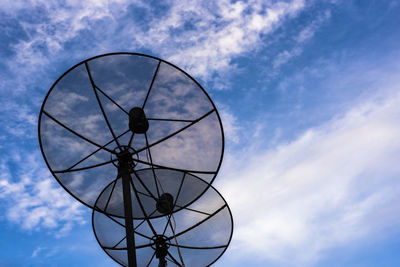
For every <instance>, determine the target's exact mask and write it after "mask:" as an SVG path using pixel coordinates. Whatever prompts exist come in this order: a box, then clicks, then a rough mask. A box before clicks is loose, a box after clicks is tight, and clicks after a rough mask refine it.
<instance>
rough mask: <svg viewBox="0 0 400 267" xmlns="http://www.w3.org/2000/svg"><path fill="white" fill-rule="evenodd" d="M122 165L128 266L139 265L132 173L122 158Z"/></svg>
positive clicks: (120, 170)
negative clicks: (133, 210)
mask: <svg viewBox="0 0 400 267" xmlns="http://www.w3.org/2000/svg"><path fill="white" fill-rule="evenodd" d="M119 163H120V166H119V167H118V171H119V173H120V175H121V177H122V193H123V197H124V211H125V230H126V246H127V253H128V266H129V267H137V264H136V251H135V234H134V230H133V218H132V199H131V185H130V180H131V175H130V173H129V166H128V164H127V163H126V162H123V161H122V160H120V161H119Z"/></svg>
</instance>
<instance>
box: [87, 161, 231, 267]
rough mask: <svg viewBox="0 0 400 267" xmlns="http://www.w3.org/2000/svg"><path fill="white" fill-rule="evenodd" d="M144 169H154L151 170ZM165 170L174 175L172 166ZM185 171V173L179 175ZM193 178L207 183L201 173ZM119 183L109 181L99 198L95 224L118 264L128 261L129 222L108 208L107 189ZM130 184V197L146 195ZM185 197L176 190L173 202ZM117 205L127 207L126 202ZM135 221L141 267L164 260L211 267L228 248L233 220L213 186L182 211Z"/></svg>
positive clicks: (118, 192) (137, 256)
mask: <svg viewBox="0 0 400 267" xmlns="http://www.w3.org/2000/svg"><path fill="white" fill-rule="evenodd" d="M142 172H143V173H148V174H149V175H150V174H151V170H150V169H147V170H143V171H142ZM166 172H171V175H175V174H176V173H175V171H171V170H167V171H166ZM184 175H185V174H184V173H181V175H180V176H184ZM192 179H196V180H198V181H197V182H198V183H203V184H204V185H206V184H207V182H205V181H203V180H201V179H200V178H194V177H192ZM116 183H118V181H113V182H112V183H110V184H109V185H108V186H107V187H106V188H105V190H104V191H103V192H102V193H101V194H100V196H99V198H98V199H97V201H96V204H95V209H94V210H93V216H92V224H93V230H94V232H95V235H96V239H97V241H98V242H99V244H100V246H101V247H102V249H103V250H104V251H105V252H106V253H107V254H108V255H109V256H110V257H111V258H112V259H114V260H115V261H116V262H118V263H119V264H121V265H123V266H128V250H127V243H126V229H125V221H124V220H122V219H120V218H118V217H115V216H112V215H110V214H108V213H107V212H104V206H105V203H107V202H108V203H111V202H110V200H109V193H108V192H110V188H112V187H114V184H116ZM131 186H132V190H131V192H132V193H131V194H132V199H133V198H134V194H137V195H142V196H147V193H146V192H144V191H143V189H138V188H136V189H134V188H133V187H134V183H132V184H131ZM181 189H182V188H181ZM179 191H180V192H181V193H183V192H184V190H179ZM133 192H135V193H133ZM114 194H119V195H121V196H120V198H119V199H122V192H121V191H117V192H114ZM147 197H148V198H149V196H147ZM185 197H186V196H185V195H183V194H182V195H181V194H180V193H178V197H177V198H176V199H175V203H174V205H177V204H176V203H179V202H180V201H181V198H185ZM140 199H142V198H140ZM139 203H140V202H139ZM113 205H114V206H121V207H123V203H122V202H117V203H113ZM139 206H140V205H139ZM141 206H142V208H143V211H144V212H145V210H144V207H143V205H141ZM137 208H139V209H140V207H137ZM134 210H135V208H134ZM155 211H156V208H155V207H154V210H153V212H155ZM133 225H135V226H134V231H135V234H134V235H135V249H136V258H137V264H138V266H165V265H162V262H163V261H164V263H168V266H190V267H192V266H209V265H211V264H212V263H214V262H215V261H216V260H217V259H218V258H219V257H220V256H221V255H222V254H223V253H224V252H225V250H226V248H227V247H228V245H229V243H230V241H231V238H232V233H233V219H232V214H231V211H230V209H229V207H228V204H227V203H226V202H225V200H224V199H223V197H222V196H221V195H220V194H219V193H218V192H217V190H216V189H215V188H214V187H212V186H211V188H209V189H208V190H207V192H206V193H205V194H203V195H202V196H201V197H200V198H199V199H198V200H197V201H196V202H194V203H193V204H191V205H189V206H188V207H186V208H184V209H180V210H179V211H178V212H174V213H171V214H169V215H167V216H164V217H162V218H153V219H142V220H135V221H134V222H133Z"/></svg>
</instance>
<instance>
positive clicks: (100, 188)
mask: <svg viewBox="0 0 400 267" xmlns="http://www.w3.org/2000/svg"><path fill="white" fill-rule="evenodd" d="M39 143H40V148H41V151H42V153H43V156H44V159H45V161H46V164H47V166H48V167H49V169H50V171H51V173H52V174H53V176H54V177H55V178H56V179H57V181H58V182H59V183H60V184H61V186H63V187H64V189H65V190H67V191H68V192H69V193H70V194H71V195H72V196H74V197H75V198H76V199H78V200H79V201H80V202H82V203H83V204H85V205H86V206H88V207H90V208H92V209H93V228H94V230H95V234H96V238H97V240H98V241H99V243H100V245H101V246H102V248H103V249H104V250H105V251H106V253H107V254H109V255H110V256H111V257H112V258H113V259H115V260H116V261H117V262H119V263H120V264H122V265H126V266H129V267H136V266H137V263H138V262H139V265H140V266H142V263H143V260H147V257H150V259H148V260H149V261H148V265H150V264H153V263H152V262H153V261H152V259H151V257H152V258H154V257H156V258H158V259H159V262H158V265H159V266H162V267H163V266H166V264H167V261H168V260H170V261H172V262H173V263H174V264H176V265H178V266H180V265H181V266H185V263H184V260H183V256H182V254H183V255H185V256H184V257H185V258H186V261H187V262H189V264H190V266H197V265H199V264H200V265H199V266H204V265H210V264H212V263H213V262H214V261H216V260H217V259H218V258H219V257H220V256H221V255H222V254H223V252H224V251H225V250H226V248H227V246H228V245H229V242H230V240H231V237H232V229H233V221H232V215H231V212H230V210H229V208H228V206H227V204H226V202H225V200H223V198H222V196H221V195H219V193H218V192H217V191H216V190H215V189H214V188H213V187H211V183H212V182H213V180H214V179H215V177H216V175H217V173H218V171H219V168H220V166H221V161H222V156H223V151H224V135H223V129H222V123H221V119H220V117H219V115H218V112H217V109H216V108H215V105H214V104H213V102H212V101H211V99H210V97H209V96H208V95H207V93H206V92H205V91H204V89H203V88H202V87H201V86H200V84H199V83H198V82H196V81H195V80H194V79H193V78H192V77H190V76H189V75H188V74H187V73H185V72H184V71H183V70H181V69H179V68H178V67H176V66H174V65H172V64H171V63H168V62H166V61H164V60H162V59H159V58H156V57H152V56H147V55H143V54H136V53H112V54H105V55H100V56H97V57H93V58H90V59H87V60H85V61H83V62H81V63H79V64H77V65H75V66H74V67H72V68H71V69H69V70H68V71H67V72H65V73H64V74H63V75H62V76H61V77H60V78H59V79H58V80H57V81H56V82H55V83H54V84H53V86H52V87H51V89H50V90H49V92H48V94H47V95H46V97H45V100H44V102H43V105H42V108H41V111H40V115H39ZM202 216H203V217H202ZM204 216H205V217H204ZM172 222H173V225H172ZM115 224H116V225H117V227H115ZM121 226H122V228H123V230H122V232H121ZM146 226H147V227H148V229H147V230H149V229H150V230H151V232H146V231H147V230H146ZM160 227H163V228H160ZM168 229H169V230H168ZM120 232H121V233H122V235H123V236H122V237H121V239H120V241H119V242H118V244H111V243H110V240H113V239H114V238H115V237H116V236H118V235H119V234H121V233H120ZM200 232H201V233H200ZM143 238H144V239H145V241H146V242H147V243H146V244H144V243H143V242H145V241H144V240H143ZM189 240H191V241H190V242H189ZM174 242H175V243H174ZM191 242H192V243H191ZM110 246H113V247H110ZM121 246H122V247H121ZM170 247H174V248H175V249H170ZM139 249H140V250H139ZM175 250H176V251H177V253H178V254H179V260H180V261H178V260H177V258H176V254H174V253H175ZM193 251H196V253H194V252H193ZM183 252H184V253H183ZM200 252H201V253H200ZM143 253H144V254H143ZM198 253H200V254H203V256H202V257H198V256H195V255H197V254H198ZM142 254H143V255H142ZM154 262H155V261H154Z"/></svg>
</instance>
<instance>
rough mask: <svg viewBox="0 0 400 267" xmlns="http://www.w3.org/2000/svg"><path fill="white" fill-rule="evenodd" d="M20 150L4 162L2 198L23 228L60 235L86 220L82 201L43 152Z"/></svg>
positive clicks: (0, 178)
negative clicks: (56, 173)
mask: <svg viewBox="0 0 400 267" xmlns="http://www.w3.org/2000/svg"><path fill="white" fill-rule="evenodd" d="M16 153H18V152H16V151H13V152H12V157H11V158H9V159H8V160H3V161H2V162H1V165H0V170H1V174H0V198H1V199H2V200H3V201H5V202H6V203H7V207H6V213H5V214H6V218H7V219H8V220H9V221H10V222H12V223H15V224H19V225H20V226H21V227H22V228H23V229H26V230H40V229H47V230H48V231H49V232H51V233H54V234H55V235H56V236H57V237H60V236H62V235H63V234H66V233H67V232H68V230H69V229H71V226H72V225H73V224H75V223H78V224H84V223H85V222H86V220H85V219H84V218H83V209H82V204H80V203H79V202H77V201H75V200H73V199H72V198H71V197H69V196H68V194H67V193H66V192H65V191H64V189H62V188H61V187H60V186H58V185H57V184H56V182H55V181H54V178H52V177H51V175H50V172H49V171H48V170H47V168H45V166H44V164H43V163H42V161H43V160H42V159H41V156H39V155H38V153H27V152H22V154H16ZM36 253H38V252H36ZM32 256H34V255H32Z"/></svg>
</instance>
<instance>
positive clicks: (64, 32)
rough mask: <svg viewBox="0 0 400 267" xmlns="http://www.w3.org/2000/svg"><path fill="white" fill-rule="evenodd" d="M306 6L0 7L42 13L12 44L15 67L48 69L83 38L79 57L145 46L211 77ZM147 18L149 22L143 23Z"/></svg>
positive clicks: (24, 23)
mask: <svg viewBox="0 0 400 267" xmlns="http://www.w3.org/2000/svg"><path fill="white" fill-rule="evenodd" d="M128 7H129V8H130V9H131V10H138V11H139V10H141V12H144V14H145V17H136V16H134V15H132V14H130V13H129V8H128ZM304 7H305V1H304V0H293V1H289V2H288V1H274V2H267V3H266V2H265V1H260V0H252V1H248V2H242V1H237V2H235V3H231V1H228V0H223V1H218V2H216V3H211V2H204V1H197V0H194V1H183V2H182V1H179V2H176V1H171V2H166V3H165V4H164V5H163V11H162V12H161V13H160V10H154V9H153V7H150V6H149V5H147V4H145V3H144V2H143V3H142V2H141V1H135V2H130V1H125V0H114V1H84V2H79V1H78V2H77V1H66V2H64V1H63V3H60V2H54V3H53V2H51V3H50V2H42V1H29V2H26V3H25V2H24V4H23V5H22V4H21V2H18V1H17V2H16V3H13V4H11V3H9V4H7V5H5V6H3V7H2V8H1V9H0V10H1V11H2V12H4V13H5V14H7V15H8V16H12V17H20V16H19V15H21V14H23V13H26V12H27V10H37V11H40V12H41V16H40V19H38V18H34V19H31V18H29V19H26V20H24V19H22V20H19V21H20V22H19V23H20V25H21V27H22V29H23V31H24V32H25V34H26V35H27V38H24V39H21V40H19V42H17V43H15V44H12V48H13V50H14V51H15V57H13V58H12V59H11V60H10V61H9V62H8V64H9V67H10V68H11V69H13V70H15V71H17V70H19V71H20V70H21V68H23V69H26V68H29V69H30V70H35V69H36V70H37V69H38V67H45V66H46V65H47V64H50V63H51V62H53V58H54V57H55V56H56V55H58V54H59V53H60V52H61V51H64V50H65V49H66V47H65V44H66V43H68V42H69V43H71V45H74V44H75V43H76V42H78V43H79V44H80V47H79V46H78V45H77V46H76V51H75V54H74V55H73V57H79V56H80V55H82V53H83V55H84V56H88V54H87V52H85V47H90V48H91V50H92V51H94V50H97V51H99V52H101V51H110V49H112V50H120V49H128V50H137V49H146V50H151V51H153V52H154V53H156V55H160V56H163V57H166V58H168V59H169V60H171V61H173V62H174V63H176V64H178V65H180V66H183V67H184V68H185V69H189V70H190V72H191V73H192V74H194V75H196V76H200V77H203V78H210V77H212V75H213V74H214V73H215V71H222V70H227V69H230V68H231V67H232V66H231V60H232V58H233V57H237V56H239V55H241V54H242V53H246V52H251V51H253V50H255V49H257V48H258V47H259V46H262V45H263V41H262V36H263V35H266V34H269V33H271V32H272V31H273V30H274V29H276V28H277V27H278V26H279V25H280V24H281V23H282V22H283V21H285V20H286V19H287V18H290V17H293V16H295V15H296V14H297V13H298V12H300V11H302V10H303V9H304ZM144 19H146V21H147V22H148V23H146V24H144V23H143V21H142V20H144ZM121 28H122V30H121ZM88 32H90V35H88V34H87V33H88ZM116 33H118V36H119V37H118V40H116V39H115V38H116V37H115V34H116ZM116 41H118V42H117V43H116ZM78 43H77V44H78ZM116 44H117V45H116ZM57 60H60V58H57Z"/></svg>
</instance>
